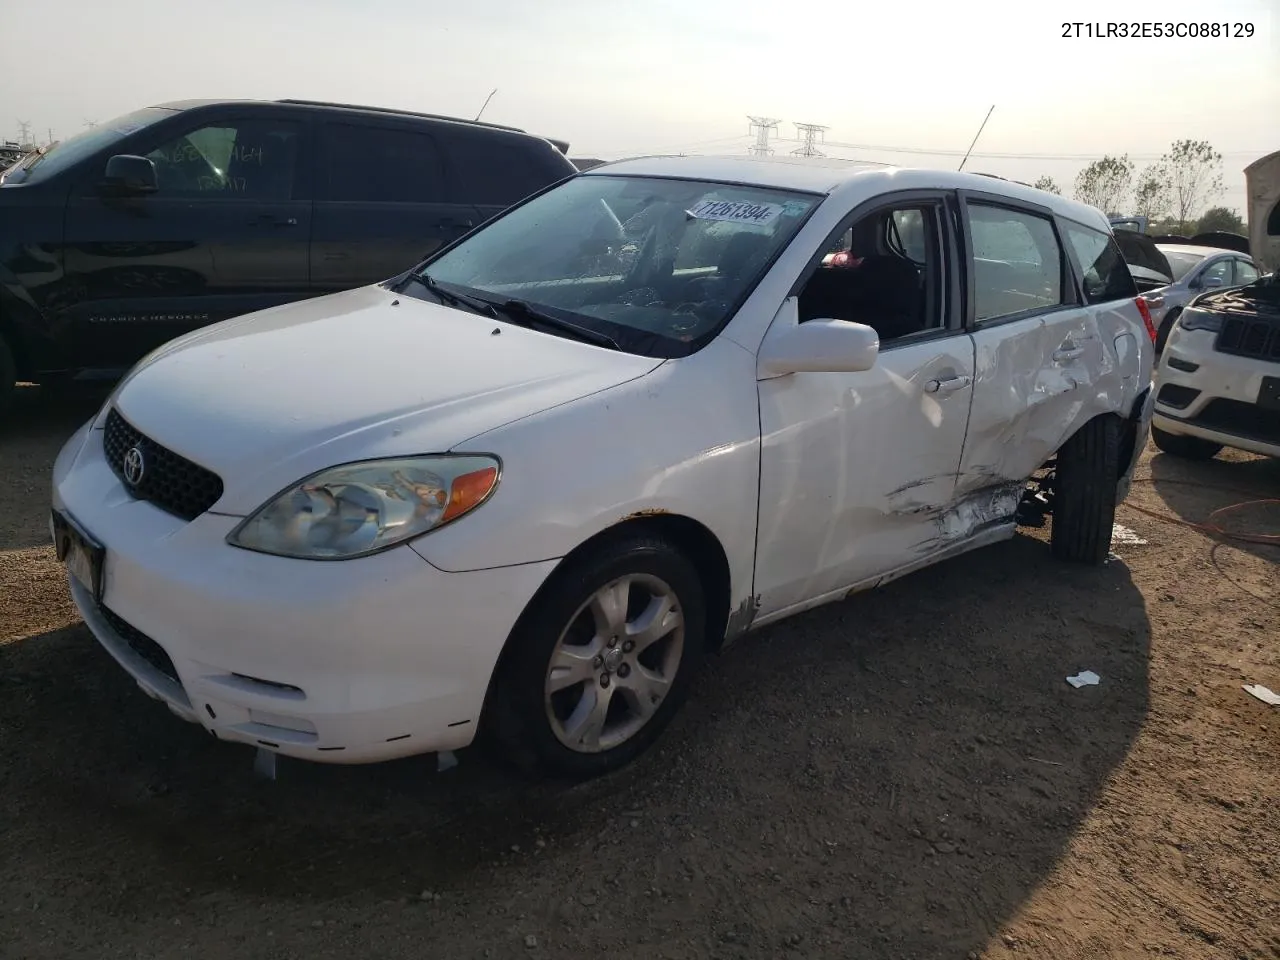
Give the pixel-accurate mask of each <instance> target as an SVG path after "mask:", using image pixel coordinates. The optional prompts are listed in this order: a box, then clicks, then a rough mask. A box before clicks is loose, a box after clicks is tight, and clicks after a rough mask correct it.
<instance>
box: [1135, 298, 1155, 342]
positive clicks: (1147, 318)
mask: <svg viewBox="0 0 1280 960" xmlns="http://www.w3.org/2000/svg"><path fill="white" fill-rule="evenodd" d="M1133 302H1134V303H1136V304H1137V305H1138V312H1139V313H1140V314H1142V322H1143V323H1144V324H1145V325H1146V328H1147V336H1149V337H1150V338H1151V342H1152V343H1155V342H1156V325H1155V324H1154V323H1152V322H1151V308H1150V307H1149V306H1147V301H1146V299H1145V298H1143V297H1136V298H1135V299H1134V301H1133Z"/></svg>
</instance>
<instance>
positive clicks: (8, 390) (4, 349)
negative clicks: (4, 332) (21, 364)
mask: <svg viewBox="0 0 1280 960" xmlns="http://www.w3.org/2000/svg"><path fill="white" fill-rule="evenodd" d="M17 380H18V366H17V364H16V363H15V362H14V358H13V351H12V350H10V349H9V345H8V344H7V343H5V341H4V337H2V336H0V414H3V413H4V412H5V411H6V410H8V409H9V405H10V403H12V401H13V392H14V388H15V387H16V386H17Z"/></svg>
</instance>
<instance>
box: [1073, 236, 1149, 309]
mask: <svg viewBox="0 0 1280 960" xmlns="http://www.w3.org/2000/svg"><path fill="white" fill-rule="evenodd" d="M1066 234H1067V243H1069V244H1071V249H1072V250H1073V251H1075V255H1076V259H1077V260H1079V261H1080V269H1081V270H1083V271H1084V299H1085V302H1086V303H1107V302H1109V301H1111V300H1129V299H1132V298H1134V297H1136V296H1137V295H1138V288H1137V286H1136V285H1135V284H1134V282H1133V276H1132V275H1131V274H1130V273H1129V265H1128V264H1127V263H1125V260H1124V254H1122V253H1121V252H1120V246H1119V245H1118V244H1117V243H1116V241H1115V238H1114V237H1112V236H1111V235H1110V234H1108V233H1103V232H1102V231H1101V230H1091V229H1089V228H1088V227H1082V226H1078V225H1077V224H1074V223H1068V224H1067V225H1066Z"/></svg>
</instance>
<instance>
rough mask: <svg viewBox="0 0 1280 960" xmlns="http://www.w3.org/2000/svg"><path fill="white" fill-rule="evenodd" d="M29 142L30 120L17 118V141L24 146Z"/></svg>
mask: <svg viewBox="0 0 1280 960" xmlns="http://www.w3.org/2000/svg"><path fill="white" fill-rule="evenodd" d="M30 142H31V121H30V120H19V121H18V143H20V144H21V145H22V146H24V147H25V146H26V145H27V144H29V143H30Z"/></svg>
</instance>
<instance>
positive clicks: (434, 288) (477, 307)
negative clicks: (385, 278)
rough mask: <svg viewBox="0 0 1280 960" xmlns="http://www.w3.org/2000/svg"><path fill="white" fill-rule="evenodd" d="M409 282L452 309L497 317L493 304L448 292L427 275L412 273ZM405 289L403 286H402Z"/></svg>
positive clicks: (408, 278) (407, 278)
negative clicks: (411, 281)
mask: <svg viewBox="0 0 1280 960" xmlns="http://www.w3.org/2000/svg"><path fill="white" fill-rule="evenodd" d="M405 280H406V281H408V280H416V281H418V283H420V284H422V285H423V286H424V287H426V288H427V289H428V290H430V291H431V292H432V293H434V294H435V295H436V298H437V299H439V301H440V302H441V303H445V304H448V305H449V306H451V307H467V308H468V309H470V310H473V311H474V312H476V313H480V314H483V315H484V316H486V317H494V318H496V317H497V315H498V314H497V311H496V310H495V309H494V307H493V304H492V303H490V302H489V301H488V300H477V299H476V298H475V297H468V296H464V295H463V294H461V293H454V292H453V291H452V290H446V289H445V288H444V287H442V286H440V284H439V282H438V281H437V280H436V279H435V278H434V277H432V276H431V275H430V274H426V273H410V274H409V275H408V276H407V277H406V278H405ZM401 286H402V288H403V284H402V285H401Z"/></svg>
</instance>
